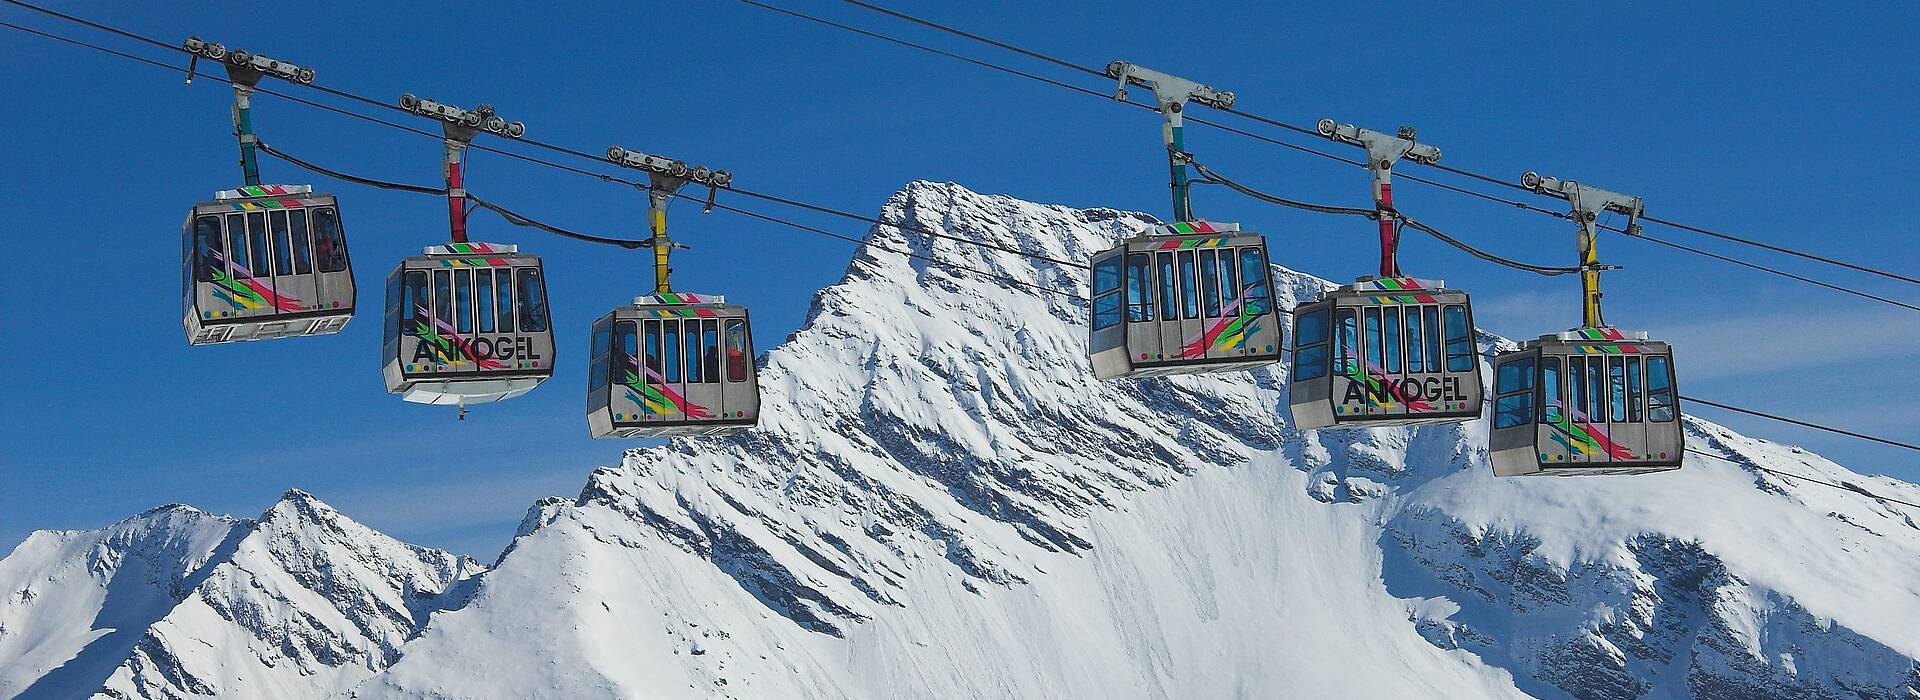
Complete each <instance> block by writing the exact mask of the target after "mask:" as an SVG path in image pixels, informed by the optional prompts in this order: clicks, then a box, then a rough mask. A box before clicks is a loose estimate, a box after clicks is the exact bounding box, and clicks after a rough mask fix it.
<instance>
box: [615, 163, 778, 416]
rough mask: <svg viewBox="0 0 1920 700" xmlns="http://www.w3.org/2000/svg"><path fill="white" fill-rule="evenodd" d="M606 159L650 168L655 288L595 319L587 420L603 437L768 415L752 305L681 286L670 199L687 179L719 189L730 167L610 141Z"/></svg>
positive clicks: (727, 179) (728, 179) (650, 243)
mask: <svg viewBox="0 0 1920 700" xmlns="http://www.w3.org/2000/svg"><path fill="white" fill-rule="evenodd" d="M607 160H608V161H610V162H612V163H614V164H616V165H621V166H625V167H630V168H636V169H639V170H644V171H646V173H647V176H648V188H647V204H648V212H647V215H648V216H647V218H648V227H649V229H650V231H651V233H652V236H651V237H650V238H648V239H647V241H646V243H647V246H648V247H650V248H652V249H653V270H654V291H653V293H652V294H649V295H647V296H643V297H639V298H637V299H635V300H634V301H633V305H632V306H623V307H619V308H616V309H614V310H613V311H612V312H610V313H608V314H607V315H606V316H603V317H601V318H600V320H599V321H596V322H594V324H593V336H592V339H591V345H590V347H591V348H592V361H591V362H590V363H589V365H588V369H587V426H588V429H589V431H591V433H592V434H593V436H594V437H596V438H658V437H677V436H687V435H728V434H732V433H737V432H741V431H743V430H747V429H748V428H752V427H753V426H754V425H756V424H757V423H758V422H759V420H760V380H759V377H758V376H757V373H756V368H755V367H754V362H753V331H752V326H751V324H750V322H749V321H748V319H747V310H746V308H745V307H742V306H740V305H737V304H729V303H727V300H726V298H725V297H722V296H717V295H712V294H692V293H688V292H676V291H673V288H672V285H671V284H669V281H668V277H669V273H670V272H671V271H672V268H671V267H670V266H669V264H668V260H669V256H670V255H671V253H672V251H673V249H674V248H675V247H676V246H677V245H678V244H676V243H674V242H673V240H672V239H670V238H668V237H667V204H668V203H669V202H671V201H672V198H673V197H675V196H676V195H677V193H678V192H679V191H680V188H681V187H682V186H684V185H685V184H687V183H688V182H693V183H696V184H701V185H706V186H707V188H708V193H709V198H708V201H709V202H711V201H712V198H711V194H712V193H713V192H714V191H715V190H716V189H718V188H721V187H725V186H727V184H728V183H730V182H732V180H733V176H732V175H729V174H728V173H727V172H726V171H724V170H709V169H707V168H705V167H695V168H689V167H687V164H686V163H683V162H681V161H677V160H670V159H667V158H662V157H659V156H653V155H648V154H645V153H636V152H632V151H628V150H626V149H624V148H621V147H619V146H614V147H612V148H609V149H607Z"/></svg>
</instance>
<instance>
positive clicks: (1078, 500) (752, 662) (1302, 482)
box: [0, 182, 1920, 700]
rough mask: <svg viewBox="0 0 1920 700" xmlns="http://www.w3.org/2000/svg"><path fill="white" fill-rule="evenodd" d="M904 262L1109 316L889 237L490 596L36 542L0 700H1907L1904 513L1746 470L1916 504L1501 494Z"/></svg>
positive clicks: (132, 522)
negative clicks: (707, 415)
mask: <svg viewBox="0 0 1920 700" xmlns="http://www.w3.org/2000/svg"><path fill="white" fill-rule="evenodd" d="M882 216H883V217H885V219H886V220H888V221H892V222H898V223H909V222H910V223H911V224H913V225H916V226H924V227H929V228H933V229H936V230H940V231H942V232H944V233H947V234H951V235H954V236H959V237H963V238H971V239H978V240H987V241H992V242H995V243H997V244H999V245H1002V246H1007V247H1012V248H1016V249H1019V250H1024V251H1027V252H1031V253H1038V254H1041V255H1045V256H1048V257H1053V258H1059V259H1068V260H1075V259H1084V258H1086V257H1087V255H1088V254H1089V253H1091V252H1094V251H1096V250H1100V249H1104V248H1106V247H1108V246H1109V245H1110V242H1111V241H1113V240H1115V239H1117V238H1120V237H1123V236H1125V235H1128V234H1131V233H1133V232H1136V231H1138V230H1139V229H1141V228H1144V227H1145V226H1146V225H1148V224H1149V223H1150V222H1151V219H1150V217H1147V216H1145V215H1141V214H1132V213H1126V212H1119V211H1113V210H1102V209H1092V210H1076V209H1070V208H1066V207H1060V206H1044V205H1037V204H1031V203H1026V202H1021V201H1018V200H1014V199H1010V198H1006V197H995V196H983V195H978V194H975V193H972V192H969V191H967V190H965V189H963V188H961V187H959V186H956V185H951V184H934V183H925V182H921V183H914V184H912V185H909V186H908V187H907V188H906V189H905V190H903V191H901V192H900V193H898V194H896V195H895V196H893V197H892V198H891V199H889V200H888V202H887V203H886V205H885V207H884V209H883V212H882ZM903 251H911V252H913V253H915V254H918V255H925V256H930V257H933V258H935V259H938V260H942V261H951V262H955V263H959V264H962V265H965V266H969V267H973V268H977V269H981V270H988V271H991V272H992V273H993V274H995V275H1002V276H1005V277H1008V278H1012V279H1015V280H1019V281H1021V282H1026V283H1029V284H1033V285H1039V286H1042V287H1054V288H1058V289H1062V290H1067V291H1069V292H1074V291H1076V290H1083V289H1084V288H1085V286H1086V279H1085V272H1084V271H1082V270H1078V269H1073V268H1067V267H1062V266H1055V265H1052V264H1048V263H1044V262H1038V261H1036V260H1034V259H1033V258H1028V257H1022V256H1017V255H1012V254H1008V253H1005V252H1002V251H996V250H992V249H988V248H982V247H977V246H968V245H964V244H959V243H955V242H952V241H946V240H941V239H932V238H930V237H928V236H925V235H923V234H918V233H910V232H905V231H902V230H899V229H895V228H892V227H884V226H883V227H876V228H875V229H874V231H873V232H872V234H871V236H870V238H869V241H868V245H866V246H864V247H862V248H861V249H860V250H859V251H858V252H857V253H856V256H855V259H854V261H853V264H852V265H851V266H850V268H849V269H848V272H847V275H846V277H845V278H844V279H843V280H841V281H840V282H839V283H838V284H836V285H834V286H832V287H830V288H828V289H826V290H824V291H822V292H821V293H820V294H819V295H818V297H817V298H816V299H815V303H814V308H813V310H812V312H811V314H810V315H809V318H808V320H807V322H806V323H805V325H804V326H803V328H802V329H801V330H799V331H797V332H796V333H794V335H793V336H792V337H790V338H789V339H788V340H787V342H785V343H784V344H782V345H781V346H780V347H778V348H776V349H774V350H772V351H771V352H769V353H768V354H767V355H766V357H765V358H764V362H765V370H764V371H763V372H762V375H761V376H762V385H763V387H764V397H763V401H762V407H763V412H764V413H763V416H762V419H761V426H760V428H759V429H758V430H755V431H752V432H749V433H747V434H744V435H740V436H736V437H733V438H726V439H715V440H679V441H675V442H673V443H672V444H670V445H667V446H665V447H661V448H656V449H649V450H635V451H630V452H629V453H628V454H627V456H626V457H625V459H624V460H623V461H622V463H621V464H620V466H618V467H607V468H602V469H599V470H597V471H595V472H593V474H592V475H591V476H590V477H589V479H588V482H587V485H586V487H585V488H584V489H583V490H582V491H581V493H580V495H579V496H578V497H577V498H575V499H572V500H564V499H547V500H543V501H541V502H540V503H538V504H536V505H535V506H534V507H533V509H532V510H531V511H530V512H529V513H528V515H527V519H526V521H525V523H524V524H523V526H522V528H521V531H520V533H519V534H518V536H517V537H516V538H515V539H514V541H513V543H512V545H511V546H510V547H509V548H508V550H507V551H506V552H505V553H504V554H502V555H501V557H500V559H499V561H498V562H497V563H496V565H495V566H494V567H493V568H492V569H491V570H487V571H484V572H482V571H481V569H480V567H479V566H477V565H475V564H474V563H472V562H471V561H467V560H463V559H460V558H458V557H455V556H453V555H450V554H447V553H445V552H438V551H435V550H427V549H421V548H417V547H411V546H408V545H405V544H402V543H399V542H396V541H393V540H392V539H390V538H387V537H385V536H383V535H380V534H379V533H376V532H373V531H371V530H368V529H366V528H364V527H362V526H359V525H357V524H355V523H353V522H352V521H350V520H348V519H346V518H345V517H344V516H342V515H340V514H339V513H336V512H334V511H332V510H331V509H329V508H327V507H326V506H325V505H323V504H320V503H319V502H318V501H316V500H314V499H312V497H310V496H307V495H305V494H303V493H299V492H290V493H289V494H288V496H287V497H286V498H284V499H283V500H282V501H281V502H280V503H278V504H276V505H275V506H274V507H273V508H272V509H271V510H269V511H268V512H267V514H266V515H264V516H263V517H262V518H260V519H259V520H258V521H235V520H232V519H228V518H223V517H219V516H212V515H207V514H204V513H200V512H198V511H194V510H192V509H190V508H185V507H168V508H162V509H156V510H154V511H149V512H147V513H143V514H141V515H139V516H135V517H134V518H131V519H129V520H126V521H123V522H121V523H119V524H116V525H114V526H112V527H109V528H107V529H105V530H101V531H96V532H87V533H71V532H64V533H52V532H41V533H36V534H35V535H34V536H33V537H31V538H29V539H28V540H27V542H26V543H24V544H22V545H20V547H19V548H17V549H16V550H15V551H14V553H13V554H12V555H11V556H9V557H8V558H7V559H5V560H0V697H14V696H18V697H29V698H40V697H46V698H65V697H87V696H89V695H94V696H96V697H110V698H136V697H137V698H186V697H200V696H214V697H233V698H327V697H356V698H423V697H425V698H654V697H665V698H711V697H737V698H957V697H996V698H998V697H1005V698H1046V697H1058V698H1069V697H1071V698H1079V697H1108V698H1214V697H1247V698H1269V697H1302V698H1323V697H1354V698H1401V697H1435V698H1463V697H1528V696H1533V697H1547V698H1568V697H1573V698H1639V697H1654V698H1677V697H1699V698H1764V697H1786V698H1848V699H1858V698H1867V699H1874V700H1893V699H1896V698H1898V699H1901V700H1914V699H1915V698H1920V670H1917V669H1920V667H1917V666H1916V663H1915V659H1917V658H1920V625H1917V624H1915V623H1914V621H1915V620H1920V588H1916V585H1915V584H1914V583H1913V582H1914V581H1920V523H1916V521H1915V517H1916V516H1920V512H1916V510H1915V509H1912V508H1909V507H1906V506H1901V505H1898V504H1893V503H1887V502H1880V501H1876V500H1873V499H1869V498H1865V497H1861V496H1858V495H1856V494H1850V493H1844V492H1841V491H1838V490H1834V489H1828V488H1824V487H1820V486H1814V485H1808V484H1805V483H1802V482H1798V481H1793V480H1786V479H1781V478H1777V477H1775V476H1773V475H1771V474H1768V473H1766V472H1763V471H1759V470H1756V469H1753V466H1754V465H1760V466H1767V467H1771V468H1776V469H1780V470H1782V471H1788V472H1793V473H1799V474H1805V475H1808V476H1812V477H1816V478H1820V479H1825V480H1829V481H1834V482H1838V483H1843V484H1850V485H1856V487H1857V488H1863V489H1865V490H1867V491H1872V492H1876V493H1882V494H1886V495H1889V496H1895V497H1899V498H1903V499H1908V500H1913V499H1920V487H1916V486H1914V485H1910V484H1905V483H1902V482H1898V481H1895V480H1892V479H1887V478H1884V477H1866V476H1861V475H1859V474H1855V473H1853V472H1850V471H1847V470H1846V469H1844V468H1842V467H1839V466H1838V465H1835V464H1833V463H1831V462H1828V461H1826V460H1823V459H1820V458H1818V457H1815V456H1813V455H1811V454H1807V453H1804V452H1802V451H1800V450H1798V449H1797V448H1791V447H1786V446H1779V445H1774V444H1770V443H1766V442H1763V441H1759V440H1754V439H1750V438H1746V437H1742V436H1739V435H1737V434H1734V433H1732V432H1731V431H1728V430H1726V429H1724V428H1721V427H1719V426H1716V425H1713V424H1711V423H1707V422H1704V421H1699V420H1692V421H1690V422H1689V424H1688V430H1689V441H1690V444H1691V445H1692V446H1694V447H1695V448H1696V449H1700V450H1702V451H1705V452H1709V453H1713V454H1718V455H1724V456H1725V457H1724V458H1723V459H1713V458H1704V457H1694V458H1690V459H1689V462H1688V465H1687V467H1686V468H1685V469H1683V470H1681V471H1678V472H1672V473H1667V474H1660V475H1653V476H1642V477H1610V478H1586V479H1502V480H1497V481H1496V480H1495V479H1494V478H1493V477H1492V475H1491V471H1490V469H1489V468H1488V466H1487V464H1486V451H1485V445H1484V431H1485V426H1484V425H1483V424H1482V423H1480V422H1478V421H1476V422H1473V423H1468V424H1465V425H1454V426H1435V427H1428V428H1420V429H1399V428H1392V429H1371V430H1330V431H1320V432H1316V433H1302V432H1300V431H1296V430H1293V429H1292V428H1290V427H1289V426H1288V425H1287V422H1286V419H1285V416H1286V409H1285V392H1286V386H1285V375H1284V373H1283V372H1282V371H1281V370H1282V369H1283V368H1281V367H1276V368H1274V369H1273V370H1272V371H1255V372H1250V373H1243V374H1229V375H1219V376H1208V377H1176V378H1166V379H1150V380H1138V381H1121V382H1113V383H1104V382H1099V381H1096V380H1095V379H1094V378H1093V377H1092V374H1091V373H1090V372H1089V371H1088V369H1087V361H1086V355H1085V352H1086V327H1085V325H1084V318H1085V316H1086V309H1085V308H1084V302H1082V301H1079V300H1078V299H1076V298H1075V295H1074V294H1068V295H1046V294H1041V293H1039V292H1036V291H1034V290H1032V289H1030V288H1027V287H1023V286H1019V285H1013V284H1009V283H1005V282H1002V281H1000V280H996V279H993V278H991V277H987V276H982V275H977V274H973V273H968V272H962V271H954V270H952V269H950V268H946V267H943V266H939V265H934V266H928V265H927V264H924V263H923V262H922V261H920V260H916V259H914V258H912V257H909V256H907V255H905V254H903ZM1274 257H1275V258H1276V259H1282V260H1284V259H1285V257H1286V251H1285V250H1284V249H1277V248H1276V249H1275V250H1274ZM1276 282H1277V283H1278V284H1277V286H1278V289H1277V291H1278V293H1279V295H1280V296H1281V300H1280V302H1281V303H1282V304H1283V305H1291V304H1292V303H1293V302H1294V301H1296V300H1299V299H1302V298H1307V297H1309V296H1311V295H1312V294H1313V293H1314V292H1315V291H1317V290H1318V289H1320V288H1321V287H1322V286H1323V285H1324V284H1325V283H1324V282H1321V281H1320V280H1317V279H1314V278H1311V277H1308V276H1305V275H1300V274H1297V273H1293V272H1289V271H1286V270H1280V269H1276ZM1502 342H1505V341H1502V340H1499V339H1497V338H1492V337H1486V338H1485V342H1484V343H1483V349H1484V348H1486V347H1491V345H1492V344H1494V343H1502Z"/></svg>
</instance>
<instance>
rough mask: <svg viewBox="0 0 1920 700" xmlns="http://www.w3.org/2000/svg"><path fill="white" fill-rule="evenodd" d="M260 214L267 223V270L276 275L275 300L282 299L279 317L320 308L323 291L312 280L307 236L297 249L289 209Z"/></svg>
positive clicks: (274, 279)
mask: <svg viewBox="0 0 1920 700" xmlns="http://www.w3.org/2000/svg"><path fill="white" fill-rule="evenodd" d="M260 213H262V214H264V215H265V219H266V224H267V228H266V235H267V248H268V253H267V255H268V257H269V258H270V261H269V264H268V265H266V267H268V268H270V269H271V271H272V272H273V289H274V294H275V296H277V297H279V301H278V302H277V303H276V306H278V307H279V311H280V313H281V314H282V315H285V314H296V313H302V312H305V311H309V310H313V309H316V308H318V305H317V304H316V303H315V300H316V299H317V298H318V296H319V291H320V290H319V285H318V284H317V283H316V281H315V280H314V278H313V260H312V258H311V257H310V255H311V250H310V248H309V246H308V245H307V243H308V241H307V240H306V236H305V235H304V232H303V235H302V236H301V237H300V238H301V240H300V244H299V245H298V246H296V245H295V244H294V241H293V226H292V224H291V222H290V218H289V217H288V215H287V214H288V211H287V209H284V208H281V209H268V210H266V211H264V212H260ZM303 213H304V212H303ZM249 217H250V218H251V215H249Z"/></svg>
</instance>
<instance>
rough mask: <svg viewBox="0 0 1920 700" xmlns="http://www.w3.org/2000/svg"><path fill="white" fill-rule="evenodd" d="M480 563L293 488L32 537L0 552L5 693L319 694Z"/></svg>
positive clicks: (0, 690)
mask: <svg viewBox="0 0 1920 700" xmlns="http://www.w3.org/2000/svg"><path fill="white" fill-rule="evenodd" d="M480 570H481V567H479V566H478V565H477V564H475V563H474V562H472V561H471V560H469V559H466V558H464V557H458V556H455V555H453V554H450V553H447V552H442V551H439V550H430V549H424V548H419V547H413V546H411V545H406V544H403V543H400V542H397V541H395V540H393V539H392V538H389V537H387V536H385V535H381V534H379V533H377V532H374V531H372V530H370V529H368V528H366V527H365V526H362V525H360V524H359V523H356V522H354V521H352V520H351V519H349V518H347V517H345V516H344V515H341V514H340V513H339V512H338V511H336V510H334V509H333V508H332V507H330V506H328V505H327V504H326V503H324V502H322V501H321V500H319V499H318V498H315V497H314V496H313V495H311V494H308V493H306V492H303V491H300V490H298V489H295V490H292V491H288V492H287V493H286V495H284V496H283V497H282V498H281V499H280V500H279V501H278V502H276V503H275V504H274V505H273V506H272V507H271V508H269V509H268V510H267V511H266V512H265V513H263V514H262V515H261V517H260V518H258V519H255V520H236V519H233V518H229V517H226V516H216V515H209V514H207V513H204V512H201V511H199V510H197V509H194V508H191V507H187V506H177V505H176V506H163V507H160V508H155V509H152V510H148V511H146V512H144V513H141V514H140V515H138V516H135V517H133V518H129V519H127V520H124V521H121V522H119V523H115V524H114V525H112V526H109V527H108V528H106V529H103V530H98V531H93V532H74V533H47V532H42V533H35V535H33V536H32V537H30V538H29V539H28V540H27V542H26V543H24V544H22V545H21V546H20V547H19V548H17V549H16V550H15V551H14V553H13V554H12V555H10V556H9V557H7V558H6V559H5V560H0V588H4V589H15V590H20V591H25V593H22V594H18V595H15V596H12V597H10V599H9V600H8V603H7V604H6V607H0V630H4V631H0V669H4V670H3V671H0V697H10V696H12V695H14V694H23V695H25V696H30V697H85V696H88V695H91V694H94V693H95V692H96V691H97V692H99V693H101V694H104V695H106V696H110V697H182V696H191V695H215V696H221V695H227V696H252V697H269V696H273V697H307V696H313V697H317V695H312V690H313V688H314V687H315V686H314V683H315V679H316V678H326V679H329V680H328V682H329V683H330V684H331V685H334V686H345V685H349V684H351V683H352V682H354V681H357V680H358V679H360V678H364V677H365V676H367V675H370V674H371V673H372V672H373V671H375V670H378V669H379V668H380V667H382V666H384V665H386V664H387V663H391V662H392V660H393V659H394V658H397V657H398V653H399V647H400V645H401V644H402V643H404V642H405V641H406V639H407V638H409V637H411V636H412V635H413V633H414V632H416V631H417V630H418V628H419V626H420V625H422V624H424V623H425V621H426V620H425V617H426V614H427V613H428V612H430V611H431V610H433V609H436V608H435V602H436V601H435V600H434V596H436V595H438V594H439V593H440V592H442V591H445V590H446V589H447V588H448V587H449V586H451V585H452V584H454V583H455V582H457V581H459V580H461V579H463V578H465V577H468V576H471V575H473V574H475V573H477V572H478V571H480ZM16 586H17V587H18V588H17V589H16ZM42 591H44V592H42ZM89 621H90V624H88V623H89ZM77 623H78V624H77Z"/></svg>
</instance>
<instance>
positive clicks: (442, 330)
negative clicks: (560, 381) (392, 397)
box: [383, 243, 555, 405]
mask: <svg viewBox="0 0 1920 700" xmlns="http://www.w3.org/2000/svg"><path fill="white" fill-rule="evenodd" d="M395 273H396V274H398V275H400V276H401V278H402V279H401V280H400V284H399V285H397V286H392V287H390V288H389V293H390V294H398V295H399V297H397V298H390V299H388V301H387V303H388V306H389V307H394V308H395V309H396V312H397V314H398V323H395V324H390V325H389V327H388V328H387V329H386V330H387V336H388V337H387V342H386V343H384V344H383V351H384V353H385V355H384V357H383V362H384V364H385V369H384V371H383V373H384V375H385V377H386V380H387V391H388V392H389V393H394V394H400V395H401V398H403V399H405V400H407V401H411V402H414V403H427V404H441V405H464V404H474V403H488V402H493V401H502V400H505V399H510V398H514V397H517V396H521V395H523V394H526V393H527V392H529V391H532V390H533V389H534V387H537V386H539V385H540V383H541V382H544V381H546V379H547V378H548V377H550V376H552V375H553V363H554V361H555V352H554V343H553V327H552V323H551V318H550V314H549V312H548V304H547V290H546V279H545V275H544V274H543V272H542V267H541V263H540V258H539V257H538V256H535V255H530V254H526V253H520V252H518V248H517V247H515V246H510V245H497V244H488V243H452V244H448V245H445V246H434V247H430V248H427V249H426V251H425V254H423V255H419V256H413V257H409V258H406V259H405V260H403V261H401V263H400V266H399V267H398V268H397V269H396V271H395ZM483 316H485V317H486V318H483Z"/></svg>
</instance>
